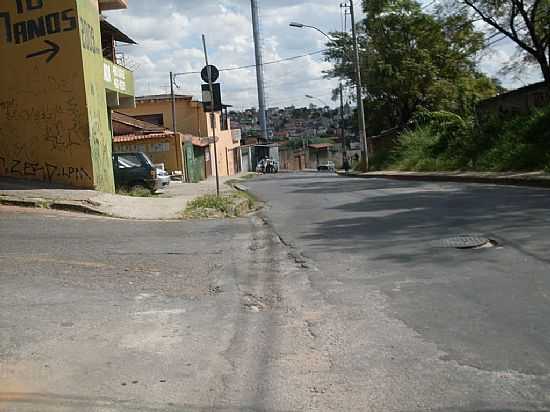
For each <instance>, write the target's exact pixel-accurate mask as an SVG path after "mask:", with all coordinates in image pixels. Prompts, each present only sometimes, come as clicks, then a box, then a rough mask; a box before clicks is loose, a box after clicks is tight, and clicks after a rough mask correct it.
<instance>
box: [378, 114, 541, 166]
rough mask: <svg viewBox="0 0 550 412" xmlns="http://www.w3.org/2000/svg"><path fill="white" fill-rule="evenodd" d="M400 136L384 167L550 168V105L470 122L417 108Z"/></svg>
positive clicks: (450, 115) (454, 116) (451, 115)
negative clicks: (481, 121) (507, 117)
mask: <svg viewBox="0 0 550 412" xmlns="http://www.w3.org/2000/svg"><path fill="white" fill-rule="evenodd" d="M411 125H412V128H411V129H410V130H407V131H405V132H404V133H403V134H402V135H401V136H400V137H399V145H398V147H397V148H396V149H395V150H394V152H393V154H392V156H391V159H392V160H390V161H389V162H388V164H387V166H386V167H387V168H391V169H397V170H415V171H430V170H434V171H436V170H442V171H444V170H491V171H508V170H510V171H514V170H517V171H524V170H525V171H527V170H550V128H549V127H548V125H550V107H549V108H547V109H545V110H541V111H536V112H533V113H531V114H528V115H517V116H514V117H512V118H509V119H502V118H501V117H498V118H493V119H489V120H487V121H485V122H484V124H483V126H481V127H478V128H475V127H474V122H473V121H472V120H469V119H462V118H461V117H460V116H457V115H455V114H453V113H448V112H421V113H418V114H417V115H416V116H415V118H414V119H413V121H412V122H411Z"/></svg>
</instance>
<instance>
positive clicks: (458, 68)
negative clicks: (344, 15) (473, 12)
mask: <svg viewBox="0 0 550 412" xmlns="http://www.w3.org/2000/svg"><path fill="white" fill-rule="evenodd" d="M366 4H367V6H366V8H365V11H366V13H367V20H366V21H363V22H362V23H361V24H360V25H359V28H358V29H359V30H358V32H359V36H360V48H361V60H362V61H361V66H362V70H363V78H364V79H365V80H364V83H365V84H364V85H363V86H364V87H365V89H366V96H367V97H366V110H367V116H368V129H369V130H368V131H369V134H371V135H372V134H377V133H379V132H380V131H382V130H384V129H389V128H393V127H400V128H403V127H404V126H405V125H406V124H407V123H408V122H409V120H410V119H411V118H412V116H413V115H414V114H415V113H416V112H418V111H420V110H434V111H435V110H448V111H453V112H455V113H458V114H465V113H470V112H471V110H472V109H473V106H474V104H475V102H476V101H477V100H479V99H481V98H484V97H488V96H492V95H494V94H495V92H496V86H495V83H494V82H493V81H492V80H490V79H488V78H487V77H486V76H484V75H483V74H481V73H480V72H478V71H477V69H476V64H475V59H474V58H475V56H476V54H477V53H478V52H479V51H480V50H481V49H482V48H483V46H484V35H483V33H480V32H478V31H476V30H475V28H474V25H473V23H472V22H471V21H470V20H469V18H468V16H467V14H466V13H463V14H453V15H451V16H442V15H441V16H437V15H436V16H434V15H430V14H428V13H425V12H424V11H423V10H422V8H421V6H420V5H419V4H418V3H417V2H415V1H413V0H389V1H388V0H376V1H369V2H366ZM367 22H368V31H367V30H366V28H367ZM333 36H334V41H333V42H331V43H329V48H328V51H327V57H328V59H330V60H333V61H335V62H336V65H335V67H334V69H333V70H332V71H331V72H329V75H330V76H333V77H340V78H344V79H346V80H347V81H348V84H349V85H351V83H353V79H354V76H353V64H352V60H351V56H352V52H351V47H352V42H351V39H350V36H349V35H348V34H345V33H334V34H333Z"/></svg>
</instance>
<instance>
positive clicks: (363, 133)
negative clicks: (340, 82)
mask: <svg viewBox="0 0 550 412" xmlns="http://www.w3.org/2000/svg"><path fill="white" fill-rule="evenodd" d="M349 3H350V15H351V32H352V35H353V51H354V54H355V59H354V66H355V81H356V82H357V111H358V112H359V113H358V115H359V138H360V140H361V149H362V151H363V156H362V157H363V161H364V162H365V169H366V170H365V171H368V170H369V146H368V140H367V124H366V121H365V106H364V103H363V91H362V90H361V84H362V82H361V60H360V58H359V40H358V38H357V30H356V27H355V9H354V8H353V0H349Z"/></svg>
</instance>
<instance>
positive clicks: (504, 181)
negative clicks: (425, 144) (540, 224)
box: [337, 172, 550, 189]
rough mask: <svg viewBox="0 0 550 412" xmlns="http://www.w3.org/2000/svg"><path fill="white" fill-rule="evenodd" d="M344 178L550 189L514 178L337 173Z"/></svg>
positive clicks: (545, 182) (548, 183)
mask: <svg viewBox="0 0 550 412" xmlns="http://www.w3.org/2000/svg"><path fill="white" fill-rule="evenodd" d="M337 174H338V175H339V176H342V177H359V178H362V179H392V180H409V181H427V182H455V183H478V184H494V185H503V186H527V187H538V188H546V189H548V188H550V179H545V178H536V177H531V178H525V177H514V176H474V175H465V174H464V175H454V174H447V175H445V174H430V173H426V174H413V173H348V174H346V173H344V172H337Z"/></svg>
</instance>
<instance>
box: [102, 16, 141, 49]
mask: <svg viewBox="0 0 550 412" xmlns="http://www.w3.org/2000/svg"><path fill="white" fill-rule="evenodd" d="M101 32H102V34H103V33H107V34H110V35H112V36H113V38H114V39H115V40H116V41H118V42H121V43H127V44H137V43H136V42H135V41H134V40H132V39H131V38H130V37H128V35H126V34H124V33H123V32H122V31H120V29H118V28H116V27H115V26H113V25H112V24H111V23H109V22H108V21H107V20H106V19H105V17H102V18H101Z"/></svg>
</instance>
